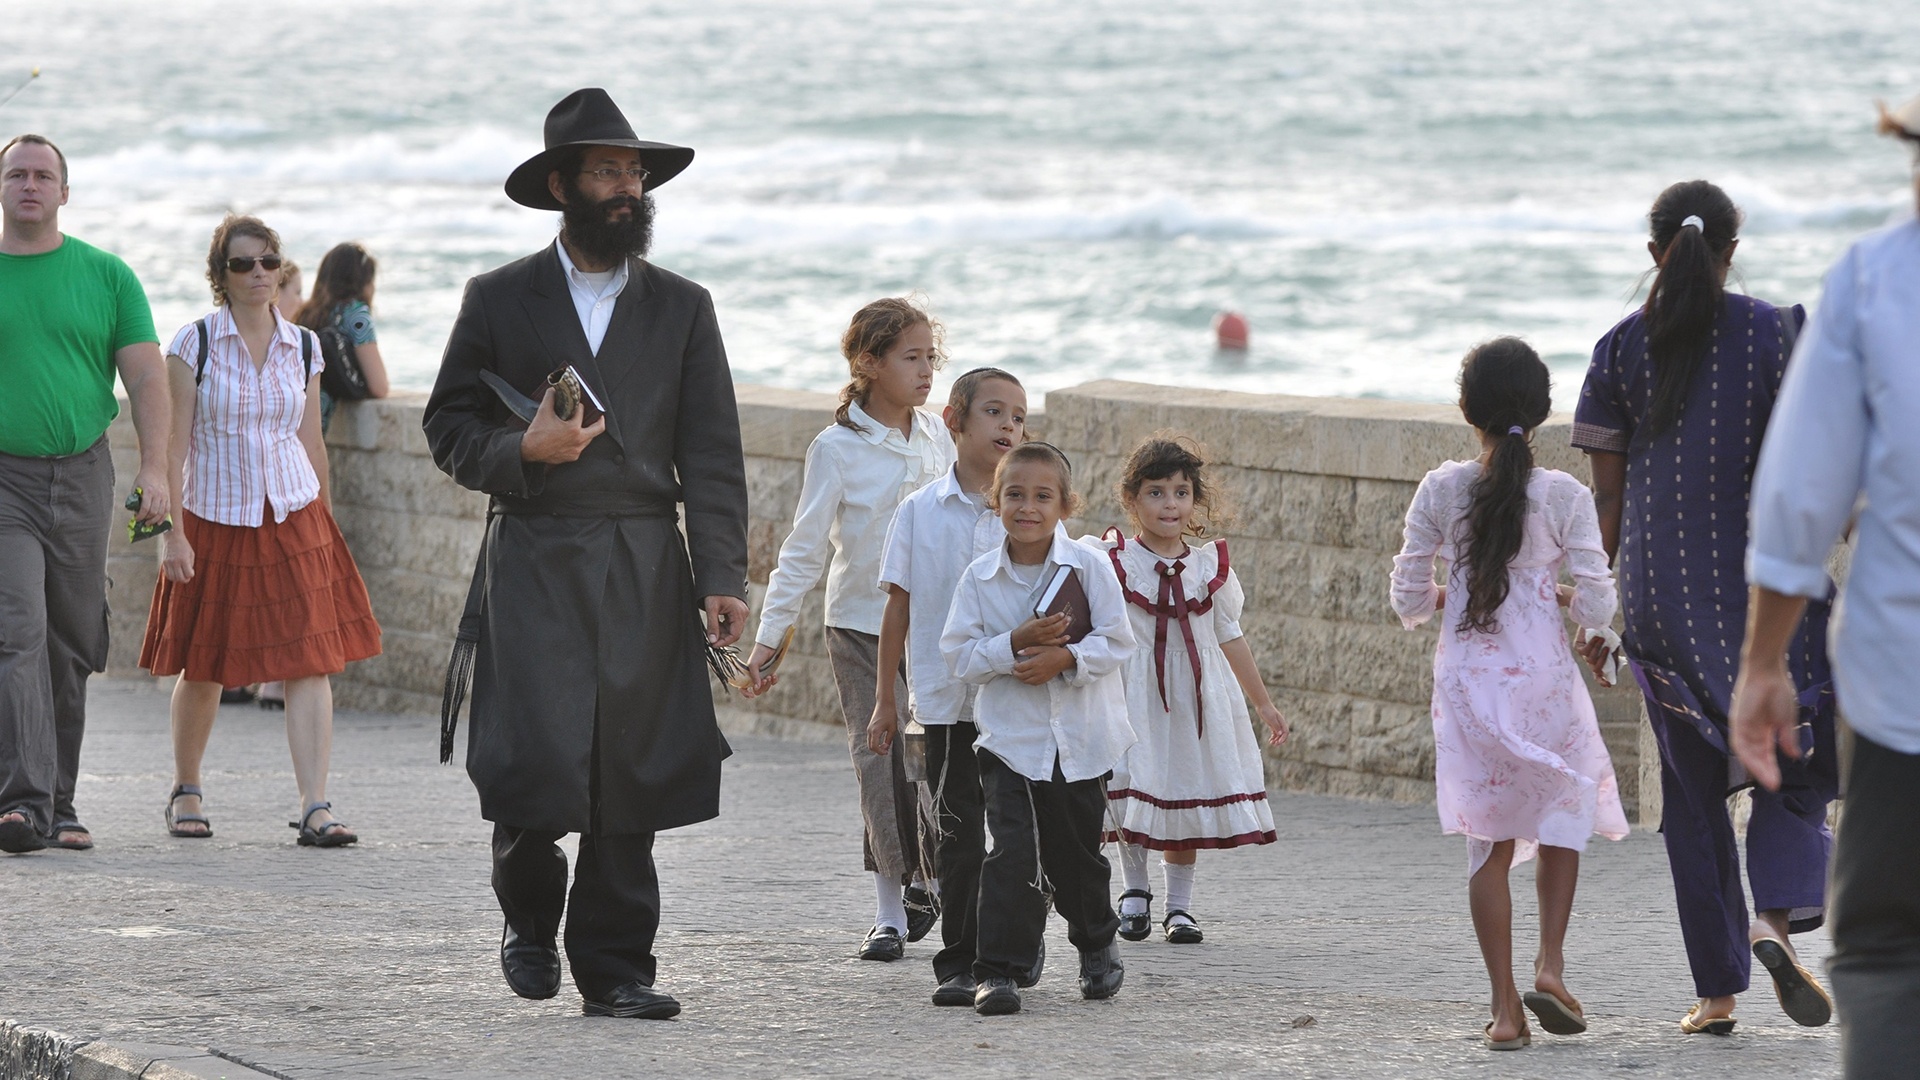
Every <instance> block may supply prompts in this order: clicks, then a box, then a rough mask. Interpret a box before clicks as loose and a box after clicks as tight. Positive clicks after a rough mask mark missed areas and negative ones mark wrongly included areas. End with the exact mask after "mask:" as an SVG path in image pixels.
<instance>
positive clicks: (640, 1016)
mask: <svg viewBox="0 0 1920 1080" xmlns="http://www.w3.org/2000/svg"><path fill="white" fill-rule="evenodd" d="M580 1011H581V1012H583V1013H585V1014H587V1015H588V1016H620V1017H626V1018H627V1019H632V1020H667V1019H671V1018H672V1017H675V1016H679V1015H680V1003H679V1002H677V1001H675V1000H673V997H672V995H670V994H663V993H661V992H660V991H658V990H655V989H654V988H653V987H651V986H648V985H647V984H646V983H643V982H639V981H637V980H636V981H634V982H630V983H626V984H624V985H621V986H616V987H614V988H613V991H612V992H611V993H609V994H607V995H606V996H605V997H598V998H591V997H588V996H587V995H585V994H581V995H580Z"/></svg>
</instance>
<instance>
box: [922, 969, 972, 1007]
mask: <svg viewBox="0 0 1920 1080" xmlns="http://www.w3.org/2000/svg"><path fill="white" fill-rule="evenodd" d="M976 989H978V987H976V986H974V984H973V976H972V975H969V974H968V973H966V972H964V971H963V972H961V973H960V974H958V975H949V976H947V977H946V978H944V979H942V980H940V986H939V988H938V989H936V990H935V991H934V992H933V1003H934V1004H935V1005H971V1004H973V992H974V991H975V990H976Z"/></svg>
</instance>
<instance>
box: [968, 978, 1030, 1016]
mask: <svg viewBox="0 0 1920 1080" xmlns="http://www.w3.org/2000/svg"><path fill="white" fill-rule="evenodd" d="M973 1011H974V1012H977V1013H979V1014H980V1015H981V1016H1006V1015H1008V1014H1009V1013H1017V1012H1019V1011H1020V991H1019V989H1018V988H1017V987H1015V986H1014V985H1013V980H1012V979H1009V978H1007V977H1006V976H1005V975H994V976H992V977H990V978H988V979H987V981H985V982H983V983H981V984H980V986H979V988H978V989H976V990H975V991H974V992H973Z"/></svg>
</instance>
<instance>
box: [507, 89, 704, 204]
mask: <svg viewBox="0 0 1920 1080" xmlns="http://www.w3.org/2000/svg"><path fill="white" fill-rule="evenodd" d="M546 136H547V148H546V149H545V150H542V151H540V152H539V153H537V154H535V155H533V156H532V157H530V158H528V159H527V160H525V161H523V162H521V163H520V167H519V168H517V169H515V170H513V172H512V173H511V174H510V175H509V176H508V177H507V198H509V199H512V200H513V201H514V202H517V203H519V204H520V205H521V206H531V207H533V208H534V209H535V210H559V209H561V206H560V201H559V200H558V199H555V198H554V197H553V193H552V192H550V191H548V190H547V175H548V174H549V173H551V172H553V170H554V168H555V166H556V164H557V162H558V160H559V157H560V154H561V152H562V151H564V150H566V149H567V148H568V147H571V146H626V147H631V148H632V149H635V150H638V151H640V165H641V167H642V168H644V169H646V170H647V172H648V173H649V174H650V175H649V176H648V177H647V190H649V191H651V190H653V189H654V188H657V187H659V186H660V185H661V184H664V183H666V182H667V181H669V180H671V179H673V178H674V177H676V176H678V175H680V170H682V169H684V168H686V167H687V166H688V165H690V164H692V163H693V151H692V150H690V149H688V148H687V147H684V146H673V145H671V144H668V143H659V142H647V141H646V140H644V139H641V138H638V137H636V136H635V135H634V133H633V125H632V124H629V123H627V118H626V117H625V116H623V115H621V112H620V107H619V106H618V105H615V104H614V103H613V98H611V97H609V96H607V92H606V91H605V90H602V89H600V88H599V87H597V86H590V87H588V88H586V89H585V90H575V91H574V92H573V93H571V94H568V95H567V96H566V97H563V98H561V99H560V104H558V105H555V106H554V107H553V110H552V111H551V112H549V113H547V130H546Z"/></svg>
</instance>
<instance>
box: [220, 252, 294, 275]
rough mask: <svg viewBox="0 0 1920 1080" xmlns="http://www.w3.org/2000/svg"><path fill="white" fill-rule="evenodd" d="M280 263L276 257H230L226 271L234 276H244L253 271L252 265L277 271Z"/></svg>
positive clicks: (279, 259) (278, 257)
mask: <svg viewBox="0 0 1920 1080" xmlns="http://www.w3.org/2000/svg"><path fill="white" fill-rule="evenodd" d="M281 261H282V260H281V258H280V256H278V255H254V256H252V257H246V256H241V255H231V256H228V258H227V269H228V270H231V271H233V272H234V273H236V274H244V273H247V272H249V271H251V270H252V269H253V264H254V263H259V264H260V265H261V266H263V267H265V268H267V269H268V270H278V269H280V263H281Z"/></svg>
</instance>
